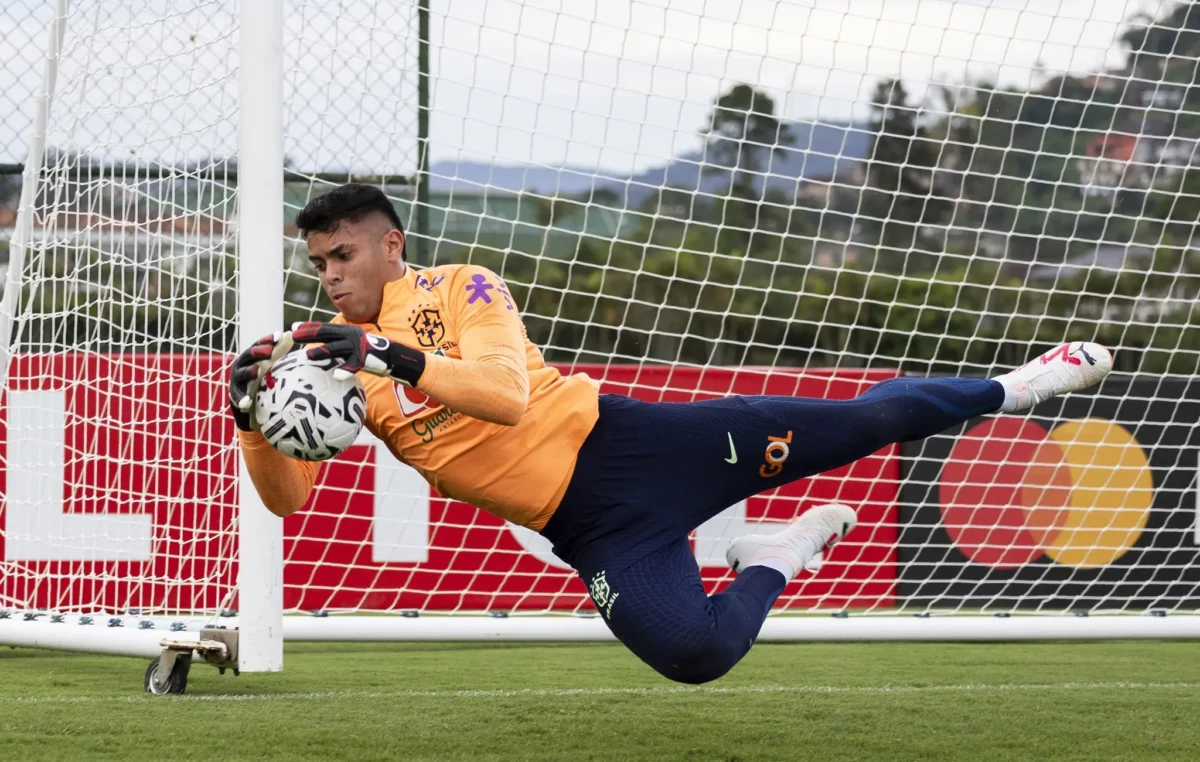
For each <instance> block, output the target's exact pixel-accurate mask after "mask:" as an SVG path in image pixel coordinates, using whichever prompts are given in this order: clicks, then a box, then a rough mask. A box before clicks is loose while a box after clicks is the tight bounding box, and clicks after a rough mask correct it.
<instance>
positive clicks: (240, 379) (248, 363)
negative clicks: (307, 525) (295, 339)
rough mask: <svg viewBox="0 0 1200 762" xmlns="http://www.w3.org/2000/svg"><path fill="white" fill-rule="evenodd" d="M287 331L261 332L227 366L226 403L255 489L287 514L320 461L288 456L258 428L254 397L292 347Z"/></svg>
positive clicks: (303, 495)
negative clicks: (281, 332) (269, 373)
mask: <svg viewBox="0 0 1200 762" xmlns="http://www.w3.org/2000/svg"><path fill="white" fill-rule="evenodd" d="M291 346H292V341H291V337H290V336H288V335H287V334H273V335H270V336H264V337H263V338H261V339H259V340H258V341H256V342H255V343H254V344H253V345H251V347H250V348H249V349H247V350H246V351H245V352H242V353H241V354H240V355H238V356H237V359H235V360H234V361H233V365H232V366H231V367H230V370H229V407H230V411H231V412H232V413H233V420H234V422H235V423H236V424H237V428H238V444H239V445H241V448H242V456H243V457H244V458H245V459H246V469H247V470H248V471H249V472H250V480H251V481H252V482H254V489H255V490H257V492H258V494H259V497H261V498H262V501H263V504H264V505H266V506H267V510H269V511H271V513H274V514H275V515H276V516H288V515H290V514H293V513H295V512H296V511H298V510H300V508H301V507H302V506H303V505H304V503H305V502H306V501H307V500H308V496H309V493H311V492H312V488H313V484H314V483H315V482H316V481H317V474H318V473H319V472H320V464H318V463H307V462H304V461H299V460H295V459H293V458H289V457H288V456H286V455H284V454H283V453H281V452H279V451H278V450H276V449H275V448H274V447H272V446H271V443H270V442H268V441H267V438H266V437H264V436H263V435H262V434H260V433H259V432H258V431H257V426H256V425H255V423H256V422H255V420H254V416H253V415H252V414H251V411H252V410H253V407H254V398H255V396H257V394H258V387H259V384H260V383H261V382H262V379H263V376H265V375H266V374H267V371H268V370H270V368H271V365H272V364H274V362H275V361H276V360H277V359H279V358H280V357H282V356H283V355H285V354H287V352H288V350H289V349H291Z"/></svg>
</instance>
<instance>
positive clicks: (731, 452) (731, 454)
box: [725, 431, 737, 463]
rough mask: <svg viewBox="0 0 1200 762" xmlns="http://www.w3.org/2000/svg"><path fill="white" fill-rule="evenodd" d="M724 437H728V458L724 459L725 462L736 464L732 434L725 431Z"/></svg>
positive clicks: (735, 451)
mask: <svg viewBox="0 0 1200 762" xmlns="http://www.w3.org/2000/svg"><path fill="white" fill-rule="evenodd" d="M725 436H727V437H729V457H728V458H726V459H725V462H726V463H737V448H736V447H734V446H733V434H730V433H729V432H728V431H726V432H725Z"/></svg>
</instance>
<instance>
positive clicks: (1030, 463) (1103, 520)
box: [938, 416, 1154, 569]
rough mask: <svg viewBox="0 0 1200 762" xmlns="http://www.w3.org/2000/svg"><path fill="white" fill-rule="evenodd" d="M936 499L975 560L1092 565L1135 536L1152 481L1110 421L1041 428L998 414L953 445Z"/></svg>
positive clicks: (1000, 564) (1146, 511) (1138, 451)
mask: <svg viewBox="0 0 1200 762" xmlns="http://www.w3.org/2000/svg"><path fill="white" fill-rule="evenodd" d="M938 501H939V503H940V507H941V513H942V523H943V525H944V526H945V528H946V531H947V532H948V533H949V534H950V538H951V539H952V540H953V541H954V543H955V545H956V546H957V547H958V549H959V550H961V551H962V552H963V553H965V554H966V555H967V556H968V557H969V558H970V559H971V560H972V561H974V562H975V563H978V564H982V565H985V566H990V567H992V568H997V569H1013V568H1017V567H1020V566H1023V565H1024V564H1027V563H1029V562H1031V561H1035V560H1037V559H1039V558H1041V557H1042V556H1046V557H1048V558H1049V559H1050V560H1052V561H1054V562H1056V563H1059V564H1063V565H1065V566H1071V567H1075V568H1079V569H1094V568H1098V567H1101V566H1105V565H1107V564H1110V563H1112V562H1113V561H1115V560H1117V559H1118V558H1120V557H1121V556H1123V555H1124V554H1125V553H1126V552H1127V551H1128V550H1129V549H1130V548H1131V547H1133V545H1134V543H1136V542H1137V541H1138V538H1139V537H1141V535H1142V530H1143V529H1145V527H1146V522H1147V520H1148V519H1149V517H1150V507H1151V505H1152V504H1153V502H1154V479H1153V476H1152V475H1151V472H1150V463H1149V461H1148V459H1147V457H1146V453H1145V451H1144V450H1143V449H1142V447H1141V445H1140V444H1138V441H1137V440H1136V439H1135V438H1134V437H1133V435H1132V434H1130V433H1129V431H1127V430H1126V429H1125V428H1123V427H1121V426H1119V425H1118V424H1115V423H1112V422H1110V421H1104V420H1099V419H1095V418H1085V419H1081V420H1076V421H1069V422H1067V423H1063V424H1060V425H1058V426H1055V427H1054V428H1053V429H1050V430H1047V429H1046V428H1045V427H1043V426H1041V425H1039V424H1037V423H1035V422H1033V421H1030V420H1028V419H1025V418H1013V417H1009V416H1000V417H997V418H991V419H989V420H987V421H984V422H983V423H980V424H978V425H976V426H973V427H972V428H970V429H969V430H967V431H966V433H964V434H963V435H962V436H961V437H960V438H959V439H958V441H957V442H956V443H955V445H954V448H953V449H952V450H951V451H950V457H949V459H948V460H947V462H946V465H945V466H944V467H943V469H942V477H941V482H940V483H939V485H938Z"/></svg>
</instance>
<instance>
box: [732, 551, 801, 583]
mask: <svg viewBox="0 0 1200 762" xmlns="http://www.w3.org/2000/svg"><path fill="white" fill-rule="evenodd" d="M752 566H765V567H767V568H768V569H774V570H775V571H777V572H779V573H780V574H782V575H783V578H784V579H786V580H787V581H788V582H791V581H792V580H793V579H795V577H796V574H797V573H799V571H800V570H799V569H797V568H796V567H794V566H792V565H791V564H790V563H788V561H787V559H785V558H780V557H779V556H771V557H769V558H760V559H758V560H757V561H755V562H754V563H753V564H751V565H750V566H747V567H746V568H745V569H742V572H743V573H745V571H746V569H749V568H751V567H752Z"/></svg>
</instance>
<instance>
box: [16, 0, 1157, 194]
mask: <svg viewBox="0 0 1200 762" xmlns="http://www.w3.org/2000/svg"><path fill="white" fill-rule="evenodd" d="M430 4H431V9H432V12H431V34H430V39H431V69H432V81H433V109H432V116H431V129H430V135H431V149H430V151H431V158H432V160H434V161H438V160H455V159H463V160H474V161H488V162H492V163H501V164H522V163H532V164H537V165H542V166H563V165H573V166H580V167H597V168H602V169H603V170H604V171H606V172H609V173H617V174H620V173H626V172H634V171H638V170H641V169H645V168H647V167H651V166H657V165H661V164H664V163H666V162H667V161H668V160H669V159H670V158H671V157H672V156H676V155H679V154H681V153H685V152H687V151H690V150H695V149H696V148H698V147H699V146H700V145H701V141H702V138H701V136H700V131H701V129H702V128H703V127H704V125H705V122H706V119H707V114H708V112H709V109H710V107H711V104H712V101H713V99H714V98H715V97H716V96H717V95H718V94H719V93H720V92H721V91H723V90H725V89H727V88H728V87H730V86H732V85H733V84H735V83H737V82H748V83H750V84H752V85H755V86H756V87H758V88H760V89H762V90H764V91H766V92H767V93H769V94H770V95H771V96H772V97H773V98H774V99H775V101H776V103H777V105H778V108H779V110H780V112H781V113H782V115H783V116H785V117H787V118H790V119H805V120H816V119H819V120H822V121H844V120H849V119H854V118H863V117H865V115H866V113H867V107H868V103H869V100H870V94H871V91H872V89H873V87H874V85H875V83H876V82H877V81H878V80H879V79H880V78H885V77H893V76H900V77H902V78H903V79H905V80H906V84H907V85H908V88H909V92H910V93H911V94H912V95H913V97H914V99H920V98H921V96H922V94H923V91H924V88H925V86H926V85H927V84H928V83H942V84H958V83H963V82H966V81H972V82H977V81H980V80H991V81H997V82H999V83H1000V84H1002V85H1015V86H1018V87H1021V88H1026V87H1029V86H1030V85H1031V84H1033V85H1036V84H1037V83H1038V82H1040V81H1042V79H1044V78H1045V77H1046V76H1048V75H1049V74H1054V73H1058V72H1072V73H1090V72H1095V71H1098V70H1100V69H1102V68H1104V67H1105V66H1114V65H1118V64H1119V63H1120V62H1121V61H1122V60H1123V53H1122V51H1121V50H1120V48H1119V46H1118V44H1117V36H1118V35H1119V33H1120V30H1121V28H1122V24H1123V22H1124V21H1125V20H1126V19H1128V18H1130V17H1131V16H1133V15H1134V14H1135V13H1138V12H1149V13H1152V14H1160V13H1161V12H1162V11H1161V10H1160V8H1161V7H1165V3H1160V2H1158V1H1157V0H994V1H993V2H984V1H983V0H886V2H883V1H882V0H430ZM51 5H52V3H50V2H48V0H6V2H5V3H4V4H3V5H2V6H0V35H3V39H5V40H6V43H9V49H10V50H14V51H15V52H16V54H15V55H11V56H10V55H7V54H6V55H5V56H2V57H0V108H2V109H4V111H5V113H6V114H7V115H8V116H7V117H6V119H5V120H3V123H2V124H0V162H13V161H21V160H22V159H23V157H24V155H25V151H26V146H27V136H28V134H29V132H30V130H31V125H32V117H33V113H34V110H33V105H34V93H35V92H36V91H37V88H38V86H39V83H40V81H41V68H42V67H41V57H42V55H43V51H44V50H45V39H46V33H45V26H46V24H47V22H48V21H49V18H50V11H49V6H51ZM67 30H68V31H67V38H66V40H65V42H64V56H63V60H62V63H61V70H60V74H59V78H58V83H57V88H56V98H55V108H54V116H53V118H52V124H53V128H52V130H51V135H50V141H51V142H52V143H54V144H57V145H68V146H73V147H76V148H79V149H81V150H87V151H91V152H94V153H100V154H102V155H106V156H109V157H111V158H123V157H126V156H132V155H136V156H140V157H142V158H146V159H153V158H157V159H164V160H167V161H184V160H187V159H190V158H198V157H201V156H205V155H227V154H230V153H232V152H233V151H234V150H235V149H236V145H237V122H236V113H237V92H238V83H237V54H236V47H235V43H236V40H237V10H236V6H235V4H234V3H233V2H232V0H192V2H188V3H182V2H178V0H76V1H75V2H72V3H71V15H70V17H69V19H68V25H67ZM415 39H416V21H415V4H414V3H413V2H412V0H340V2H336V3H335V2H330V1H328V0H287V9H286V14H285V49H286V58H287V64H286V66H285V69H286V72H285V80H286V82H285V92H286V93H287V96H288V106H287V109H286V121H287V138H286V141H285V151H286V153H287V155H288V157H289V159H290V160H291V161H292V163H293V165H294V166H296V167H298V168H300V169H331V168H342V167H353V168H355V169H357V170H364V171H366V170H371V171H379V172H395V173H407V172H411V171H412V169H413V168H414V167H415V161H416V150H415V133H416V44H415Z"/></svg>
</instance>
